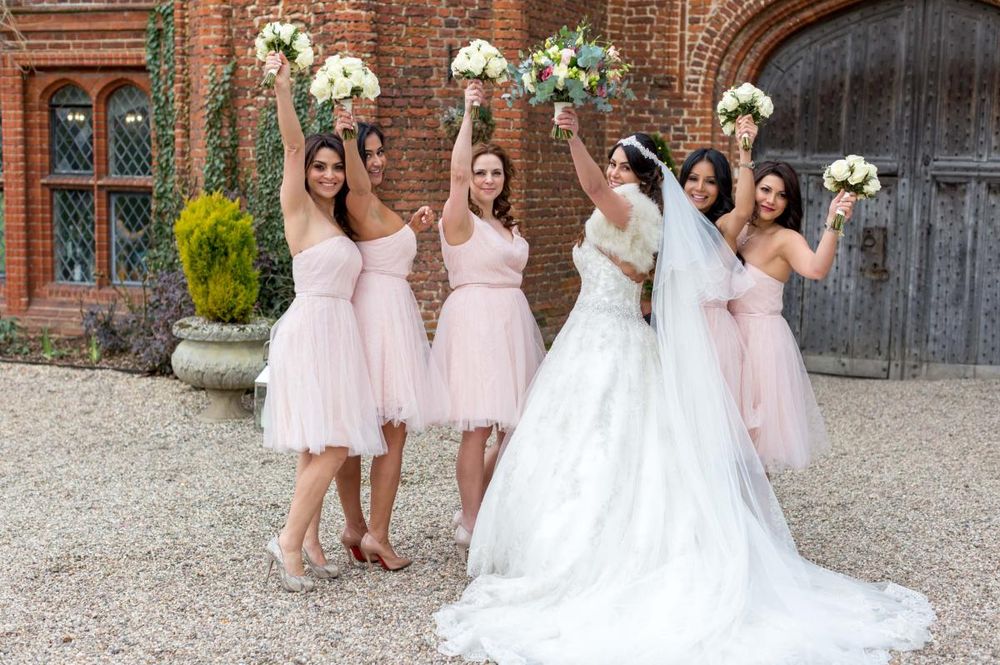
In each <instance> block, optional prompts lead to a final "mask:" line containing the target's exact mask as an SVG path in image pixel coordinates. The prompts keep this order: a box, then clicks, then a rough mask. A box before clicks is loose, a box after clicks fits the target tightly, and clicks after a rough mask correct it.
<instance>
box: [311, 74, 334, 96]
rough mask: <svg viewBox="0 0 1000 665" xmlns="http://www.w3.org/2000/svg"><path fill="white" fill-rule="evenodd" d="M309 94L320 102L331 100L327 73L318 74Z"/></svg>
mask: <svg viewBox="0 0 1000 665" xmlns="http://www.w3.org/2000/svg"><path fill="white" fill-rule="evenodd" d="M309 92H311V93H312V96H313V97H315V98H316V99H318V100H320V101H322V100H325V99H329V98H330V92H331V90H330V79H329V78H328V77H327V75H326V72H324V71H319V72H317V73H316V78H314V79H313V80H312V84H311V85H310V86H309Z"/></svg>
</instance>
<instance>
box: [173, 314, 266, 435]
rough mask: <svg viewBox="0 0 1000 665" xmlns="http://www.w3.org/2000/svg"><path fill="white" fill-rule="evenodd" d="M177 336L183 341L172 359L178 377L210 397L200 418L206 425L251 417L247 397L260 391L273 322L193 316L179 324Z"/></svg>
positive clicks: (175, 334)
mask: <svg viewBox="0 0 1000 665" xmlns="http://www.w3.org/2000/svg"><path fill="white" fill-rule="evenodd" d="M173 333H174V336H175V337H179V338H180V339H181V343H180V344H179V345H178V346H177V348H176V349H175V350H174V353H173V355H172V356H171V357H170V365H171V367H172V368H173V370H174V374H175V375H176V376H177V378H178V379H180V380H181V381H183V382H184V383H187V384H188V385H191V386H194V387H196V388H204V389H205V392H206V393H207V394H208V408H206V409H205V410H204V411H203V412H202V413H201V414H200V415H199V416H198V418H199V419H200V420H202V421H205V422H218V421H222V420H233V419H238V418H249V417H250V415H251V412H250V411H248V410H247V409H245V408H243V405H242V399H243V394H244V393H245V392H246V391H248V390H250V389H252V388H253V387H254V379H255V378H257V375H258V374H260V371H261V370H262V369H263V368H264V343H265V342H266V341H267V340H268V338H269V337H270V334H271V322H270V321H268V320H267V319H257V320H254V321H251V322H250V323H217V322H215V321H208V320H206V319H203V318H201V317H199V316H189V317H187V318H184V319H181V320H180V321H177V322H176V323H175V324H174V327H173Z"/></svg>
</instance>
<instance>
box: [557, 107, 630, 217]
mask: <svg viewBox="0 0 1000 665" xmlns="http://www.w3.org/2000/svg"><path fill="white" fill-rule="evenodd" d="M556 124H557V125H559V127H561V128H562V129H568V130H569V131H571V132H573V138H571V139H569V141H568V143H569V153H570V155H572V156H573V166H574V167H576V176H577V178H579V179H580V186H581V187H583V191H584V193H585V194H586V195H587V197H588V198H589V199H590V200H591V201H593V202H594V205H595V206H597V209H598V210H600V211H601V213H602V214H603V215H604V216H605V217H606V218H607V220H608V221H609V222H611V223H612V224H614V225H615V226H617V227H618V228H620V229H624V228H626V227H628V220H629V216H630V215H631V214H632V206H631V205H630V204H629V202H628V201H626V200H625V198H624V197H622V196H620V195H618V194H616V193H615V191H614V190H613V189H611V186H610V185H609V184H608V181H607V178H605V177H604V172H603V171H602V170H601V167H600V166H598V165H597V162H595V161H594V158H593V157H591V156H590V153H589V152H587V146H585V145H584V144H583V141H582V140H581V139H580V121H579V118H577V115H576V110H575V109H574V108H573V107H572V106H569V107H567V108H565V109H564V110H563V112H562V113H560V114H559V117H558V118H556Z"/></svg>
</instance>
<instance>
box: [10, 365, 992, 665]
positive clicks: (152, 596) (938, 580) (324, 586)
mask: <svg viewBox="0 0 1000 665" xmlns="http://www.w3.org/2000/svg"><path fill="white" fill-rule="evenodd" d="M814 385H815V387H816V392H817V396H818V397H819V401H820V404H821V406H822V408H823V411H824V413H825V415H826V418H827V424H828V426H829V429H830V435H831V438H832V441H833V448H834V452H833V453H832V454H831V455H829V456H827V457H826V458H824V459H823V460H821V461H820V462H819V463H817V464H816V465H814V466H813V467H812V468H811V469H809V470H808V471H806V472H804V473H800V474H794V475H786V476H782V477H780V478H778V479H777V481H776V489H777V492H778V496H779V498H780V499H781V501H782V504H783V505H784V507H785V511H786V513H787V515H788V519H789V522H790V523H791V526H792V530H793V532H794V534H795V537H796V539H797V541H798V544H799V547H800V548H801V550H802V552H803V554H804V555H805V556H807V557H809V558H811V559H812V560H814V561H816V562H818V563H820V564H822V565H824V566H828V567H831V568H833V569H836V570H838V571H841V572H844V573H847V574H849V575H852V576H856V577H860V578H864V579H868V580H882V579H890V580H893V581H895V582H898V583H900V584H903V585H906V586H909V587H912V588H915V589H920V590H922V591H924V592H925V593H926V594H927V595H928V596H930V598H931V601H932V603H933V604H934V607H935V608H936V610H937V612H938V615H939V619H938V622H937V623H936V624H935V626H934V627H933V632H934V637H935V640H934V642H933V644H931V645H929V646H928V647H927V648H925V649H924V650H923V651H921V652H919V653H916V654H905V655H903V656H901V657H899V658H897V660H896V662H899V663H907V664H909V663H914V664H916V663H927V664H930V663H935V664H938V663H941V664H943V663H949V664H951V663H989V662H1000V574H998V572H997V571H998V562H1000V516H998V514H1000V383H996V382H993V383H991V382H986V381H938V382H905V383H900V382H885V381H865V380H854V379H841V378H833V377H822V376H816V377H814ZM0 396H2V397H0V400H2V401H0V662H3V663H63V662H73V663H101V662H113V663H154V662H155V663H167V662H183V663H195V662H198V663H207V662H218V663H350V664H352V665H353V664H356V663H378V664H388V663H405V664H411V663H446V662H454V661H453V660H449V659H446V658H444V657H442V656H439V655H438V654H437V653H436V652H435V649H434V644H435V639H434V635H433V622H432V619H431V613H432V612H433V611H434V610H435V609H436V608H437V607H439V606H440V605H441V604H443V603H445V602H448V601H451V600H453V599H455V598H456V597H457V595H458V594H459V592H460V591H461V589H462V588H463V586H464V581H465V576H464V569H463V566H462V564H461V562H460V561H459V558H458V556H457V555H456V553H455V549H454V546H453V544H452V542H451V538H450V535H451V534H450V528H449V523H450V517H451V514H452V512H453V511H454V510H455V508H456V506H457V501H458V499H457V490H456V487H455V484H454V480H453V475H452V474H453V462H454V456H455V451H456V444H457V436H456V435H455V434H454V433H452V432H450V431H445V430H438V431H432V432H429V433H427V434H425V435H423V436H421V437H419V438H415V439H413V440H412V441H411V442H410V443H409V444H408V448H407V456H406V461H405V464H404V468H403V481H402V486H401V489H400V493H399V498H398V501H397V517H396V522H395V529H394V540H395V542H396V544H397V549H398V550H399V551H400V552H403V553H405V554H407V555H409V556H412V557H413V558H414V559H415V560H416V563H415V564H414V565H413V566H412V567H411V568H410V569H408V570H406V571H404V572H400V573H395V574H389V573H384V572H382V571H378V570H376V571H369V570H367V569H364V568H350V569H346V570H345V571H344V573H343V574H342V576H341V577H340V579H338V580H334V581H331V582H320V583H319V585H318V590H317V592H315V593H312V594H306V595H294V594H288V593H285V592H283V591H281V590H280V589H279V588H278V586H277V584H276V582H275V581H274V580H273V579H272V580H271V581H270V582H269V583H268V584H264V583H263V574H264V564H263V550H262V548H263V545H264V543H265V542H266V541H267V539H268V538H270V537H271V536H272V535H273V534H274V533H275V531H276V530H277V529H278V528H279V527H280V525H281V523H282V519H283V516H284V511H285V509H286V506H287V502H288V499H289V492H290V488H291V481H292V475H293V468H294V459H293V458H292V456H285V455H279V454H276V453H272V452H270V451H266V450H264V449H263V448H262V447H261V444H260V436H259V435H258V433H256V432H255V431H254V430H253V428H252V426H251V425H250V424H249V423H248V422H240V423H232V424H224V425H204V424H200V423H198V422H196V421H195V419H194V416H195V415H196V414H197V413H198V411H199V410H200V409H201V408H202V406H203V403H204V396H203V395H202V394H201V393H199V392H196V391H194V390H192V389H190V388H188V387H187V386H185V385H183V384H181V383H179V382H177V381H173V380H167V379H150V378H142V377H136V376H129V375H124V374H120V373H116V372H110V371H77V370H67V369H59V368H51V367H36V366H26V365H16V364H3V363H0ZM329 498H330V502H329V503H328V506H327V510H326V514H327V516H328V519H327V521H326V523H325V524H324V527H323V535H324V538H325V541H326V542H328V543H330V544H331V545H333V544H335V543H337V534H339V530H340V517H339V515H338V513H339V508H338V506H337V502H336V499H335V497H334V496H333V495H332V494H331V495H330V497H329ZM331 554H336V552H331ZM335 560H337V561H341V562H342V561H343V558H342V557H338V558H337V559H335Z"/></svg>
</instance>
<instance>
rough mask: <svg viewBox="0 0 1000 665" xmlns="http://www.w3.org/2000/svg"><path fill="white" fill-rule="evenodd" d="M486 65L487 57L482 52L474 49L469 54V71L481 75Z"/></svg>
mask: <svg viewBox="0 0 1000 665" xmlns="http://www.w3.org/2000/svg"><path fill="white" fill-rule="evenodd" d="M484 67H486V58H484V57H483V54H482V53H479V52H478V51H473V52H472V53H470V54H469V71H470V72H471V73H472V74H474V75H475V76H481V75H482V73H483V68H484Z"/></svg>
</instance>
